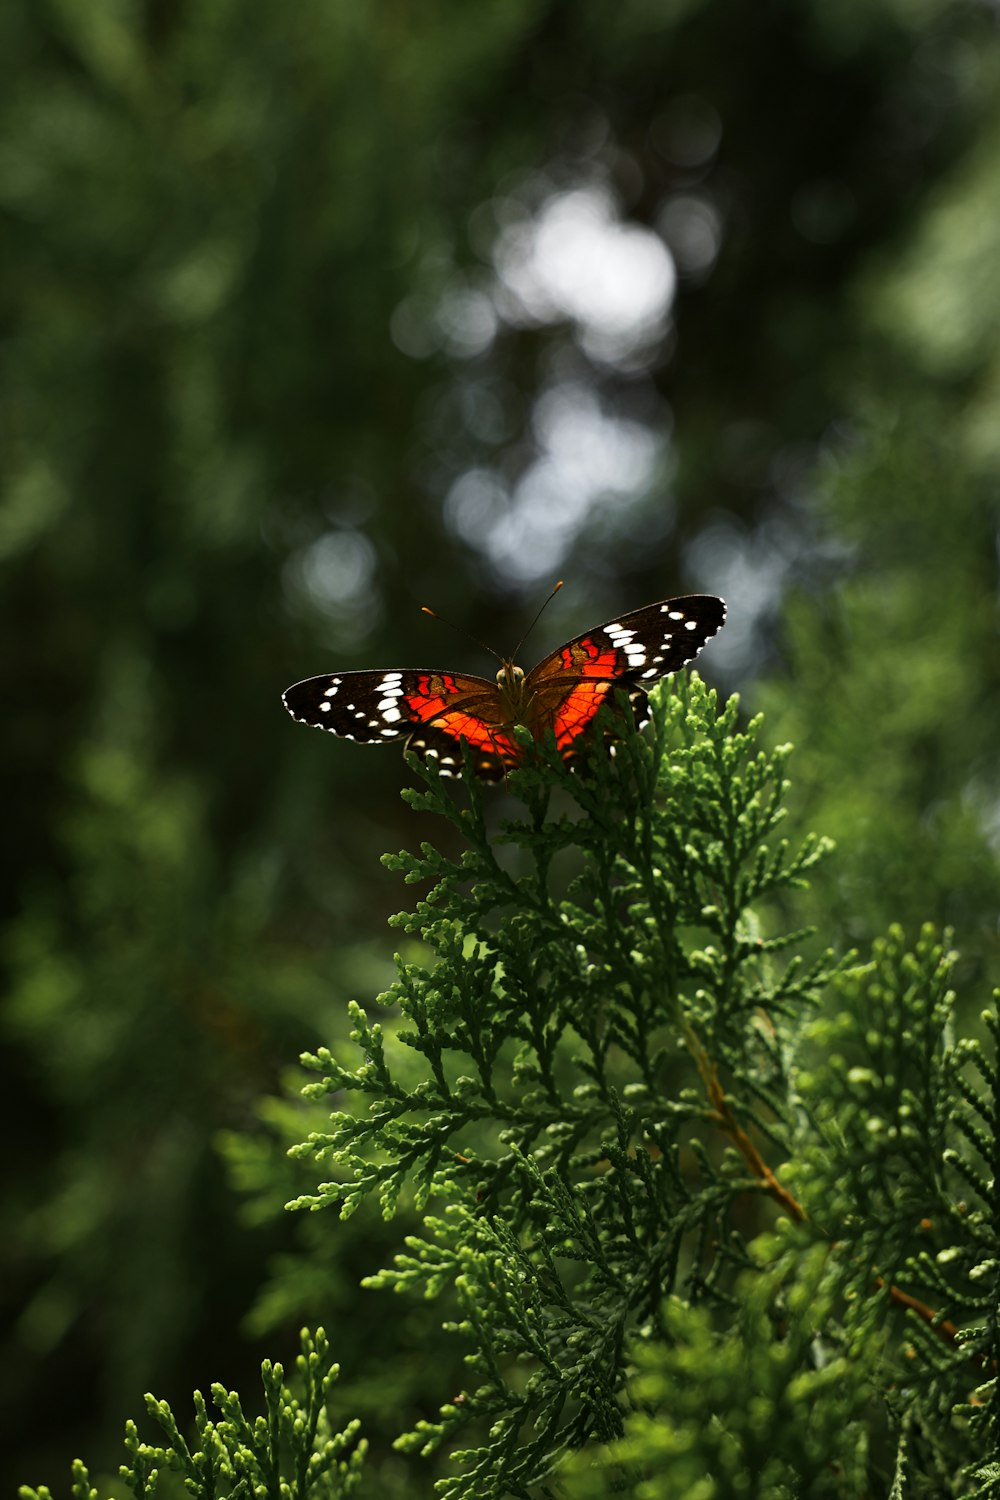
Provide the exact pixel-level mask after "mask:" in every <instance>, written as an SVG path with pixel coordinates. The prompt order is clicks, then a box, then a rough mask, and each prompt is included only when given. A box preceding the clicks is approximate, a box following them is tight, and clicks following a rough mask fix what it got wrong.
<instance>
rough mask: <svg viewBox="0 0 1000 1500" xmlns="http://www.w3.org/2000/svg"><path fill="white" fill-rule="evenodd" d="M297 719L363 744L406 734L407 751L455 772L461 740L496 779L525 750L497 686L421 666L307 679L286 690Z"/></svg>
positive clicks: (486, 775) (479, 768) (479, 767)
mask: <svg viewBox="0 0 1000 1500" xmlns="http://www.w3.org/2000/svg"><path fill="white" fill-rule="evenodd" d="M282 701H283V702H284V705H285V707H286V708H287V710H288V712H289V713H290V714H291V716H292V718H293V719H296V720H298V722H299V723H300V724H311V725H313V726H314V727H315V728H316V729H325V730H327V731H328V732H329V733H330V734H336V735H339V736H340V737H341V738H343V739H348V740H355V741H357V742H358V743H359V744H362V745H376V744H389V743H390V742H392V741H393V740H398V739H400V738H403V737H406V739H407V747H406V748H407V749H408V750H412V751H414V753H415V754H416V755H419V756H420V758H421V760H426V759H431V760H434V761H436V762H437V764H438V765H439V766H440V768H441V772H442V774H443V775H446V776H454V775H457V774H458V771H459V769H460V767H461V765H462V753H461V740H462V739H463V738H464V739H466V740H467V741H468V743H469V745H470V747H471V748H472V750H473V751H475V752H476V755H477V762H476V772H477V774H478V775H479V776H481V777H482V778H483V779H484V780H487V781H495V780H499V778H500V777H501V776H503V774H504V772H505V770H508V769H510V768H511V767H512V766H514V765H516V764H517V763H518V760H519V759H520V755H521V751H520V747H519V746H518V744H517V742H516V741H515V740H514V739H513V738H512V736H511V735H510V732H509V725H505V724H504V722H503V720H504V711H503V704H502V700H501V697H500V693H499V690H498V688H497V686H496V684H495V683H493V682H489V681H487V679H486V678H485V677H473V676H470V675H469V674H467V673H461V672H435V671H421V670H417V669H402V670H399V671H395V670H393V671H382V670H380V671H376V672H338V673H334V674H331V675H328V676H324V677H307V678H306V679H305V680H304V681H303V682H297V683H295V685H294V686H293V687H290V688H289V689H288V690H287V691H286V692H285V693H284V694H283V695H282Z"/></svg>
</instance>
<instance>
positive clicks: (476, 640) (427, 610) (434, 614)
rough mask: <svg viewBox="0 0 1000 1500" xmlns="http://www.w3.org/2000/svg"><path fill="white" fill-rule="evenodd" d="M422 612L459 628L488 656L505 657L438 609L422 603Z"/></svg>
mask: <svg viewBox="0 0 1000 1500" xmlns="http://www.w3.org/2000/svg"><path fill="white" fill-rule="evenodd" d="M546 603H548V600H546ZM420 612H421V614H425V615H430V617H431V619H432V620H440V621H441V624H442V625H447V626H449V627H450V628H451V629H452V630H457V631H458V633H459V635H464V636H465V638H466V640H467V641H472V642H473V644H474V645H476V646H478V647H479V648H480V650H482V651H485V652H486V654H487V656H495V657H496V659H497V661H499V662H502V661H503V657H502V656H501V655H500V653H499V651H494V650H493V647H492V646H487V645H486V643H485V642H484V641H481V640H480V639H479V637H478V636H477V635H473V634H472V631H471V630H466V629H465V626H464V625H456V624H455V622H454V620H446V619H445V617H444V615H439V614H438V612H437V610H436V609H430V608H429V607H428V605H426V604H421V606H420Z"/></svg>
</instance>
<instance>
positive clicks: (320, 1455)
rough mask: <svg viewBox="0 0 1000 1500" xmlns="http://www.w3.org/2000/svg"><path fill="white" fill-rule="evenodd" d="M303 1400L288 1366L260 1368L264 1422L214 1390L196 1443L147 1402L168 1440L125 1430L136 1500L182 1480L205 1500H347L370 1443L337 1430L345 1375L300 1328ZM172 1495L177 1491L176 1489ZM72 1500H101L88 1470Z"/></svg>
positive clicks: (202, 1407) (198, 1406) (320, 1342)
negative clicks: (334, 1407) (336, 1389)
mask: <svg viewBox="0 0 1000 1500" xmlns="http://www.w3.org/2000/svg"><path fill="white" fill-rule="evenodd" d="M295 1365H296V1392H295V1393H293V1391H292V1390H291V1389H290V1387H289V1386H288V1385H286V1383H285V1378H284V1370H283V1369H282V1367H281V1365H278V1364H272V1362H271V1361H270V1360H265V1361H264V1363H263V1365H262V1366H261V1377H262V1380H263V1385H264V1398H265V1408H266V1415H265V1416H261V1417H254V1418H250V1417H247V1416H245V1415H244V1412H243V1406H242V1403H241V1401H240V1398H239V1395H238V1394H237V1392H236V1391H227V1390H226V1389H225V1388H224V1387H223V1386H221V1385H213V1387H212V1402H213V1405H214V1406H215V1407H216V1408H217V1409H218V1412H219V1415H218V1417H215V1418H213V1417H211V1416H210V1415H209V1412H208V1407H207V1404H206V1402H205V1398H204V1396H202V1394H201V1392H200V1391H195V1393H194V1408H195V1436H194V1438H193V1439H192V1440H191V1441H190V1442H188V1441H187V1440H185V1438H184V1436H183V1434H182V1433H181V1431H180V1428H179V1427H178V1424H177V1421H176V1418H175V1417H174V1414H173V1412H172V1411H171V1409H170V1407H169V1406H168V1404H167V1402H166V1401H158V1400H157V1398H156V1397H155V1396H147V1397H146V1410H147V1412H148V1414H149V1416H150V1417H151V1418H152V1419H153V1421H154V1422H155V1423H156V1425H157V1426H158V1427H159V1428H160V1429H161V1431H162V1432H163V1434H164V1436H165V1437H166V1440H167V1441H166V1445H163V1444H160V1443H147V1442H142V1441H140V1438H139V1434H138V1431H137V1428H136V1425H135V1423H134V1422H129V1423H128V1424H127V1426H126V1429H125V1447H126V1449H127V1451H128V1453H129V1458H130V1461H129V1463H127V1464H123V1465H122V1467H121V1469H120V1470H119V1475H120V1478H121V1480H122V1482H123V1483H124V1484H125V1485H126V1486H127V1487H128V1489H129V1490H130V1491H131V1492H132V1494H133V1495H134V1496H135V1497H136V1500H140V1497H150V1496H153V1495H154V1494H155V1493H156V1491H157V1488H158V1485H159V1481H160V1479H161V1478H164V1479H167V1478H168V1476H172V1475H178V1476H180V1477H181V1478H182V1479H183V1481H184V1488H185V1490H186V1492H187V1493H188V1494H190V1495H193V1496H195V1497H197V1500H212V1497H214V1496H216V1495H227V1496H231V1497H233V1500H244V1497H245V1500H251V1497H261V1500H263V1497H265V1496H266V1497H267V1500H346V1497H347V1496H348V1495H351V1494H353V1493H354V1490H355V1488H356V1486H357V1483H358V1480H359V1479H360V1477H361V1471H362V1465H363V1463H364V1457H365V1449H366V1444H365V1442H364V1440H363V1439H362V1440H361V1441H360V1442H358V1441H357V1439H358V1427H359V1423H357V1422H349V1423H348V1425H347V1426H346V1427H345V1428H344V1430H343V1432H337V1433H335V1432H333V1431H332V1430H331V1426H330V1421H329V1412H328V1402H329V1396H330V1390H331V1387H332V1386H333V1384H334V1382H335V1381H336V1380H337V1377H338V1376H339V1374H340V1368H339V1366H338V1365H335V1364H334V1363H333V1357H332V1355H331V1353H330V1347H329V1344H328V1343H327V1339H326V1335H325V1334H324V1332H323V1330H322V1329H321V1328H318V1329H317V1330H316V1332H315V1333H314V1334H310V1333H309V1331H308V1330H307V1329H303V1330H302V1353H301V1354H300V1355H299V1356H298V1358H297V1359H296V1361H295ZM167 1493H173V1491H172V1490H170V1489H168V1490H167ZM72 1494H73V1497H74V1500H97V1494H98V1492H97V1490H96V1489H93V1488H92V1486H91V1483H90V1477H89V1475H88V1473H87V1470H86V1469H85V1468H84V1466H83V1464H81V1463H77V1464H75V1465H74V1469H73V1487H72ZM21 1496H22V1500H51V1496H50V1493H49V1491H48V1489H46V1488H45V1487H44V1486H42V1487H41V1488H40V1489H37V1490H33V1489H29V1488H27V1487H25V1488H23V1489H22V1490H21Z"/></svg>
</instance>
